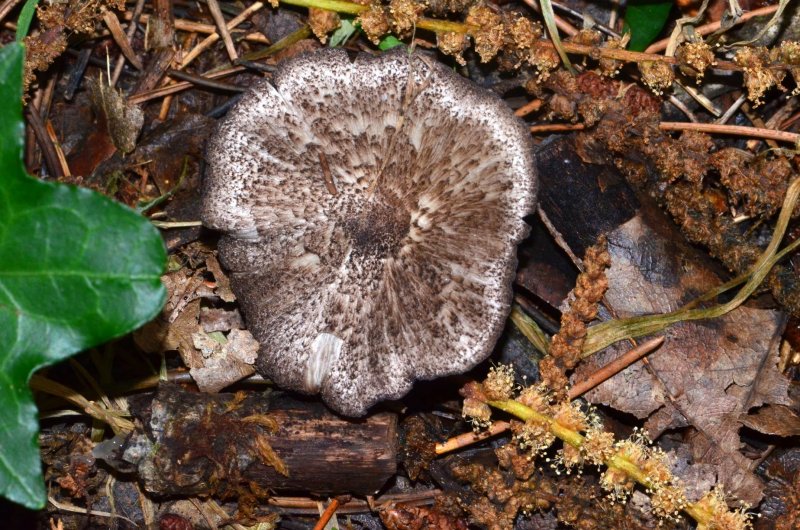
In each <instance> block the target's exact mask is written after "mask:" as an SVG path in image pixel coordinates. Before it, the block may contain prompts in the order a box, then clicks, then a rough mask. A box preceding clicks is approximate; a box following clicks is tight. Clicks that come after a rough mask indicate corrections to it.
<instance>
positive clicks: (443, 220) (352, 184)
mask: <svg viewBox="0 0 800 530" xmlns="http://www.w3.org/2000/svg"><path fill="white" fill-rule="evenodd" d="M531 153H532V146H531V142H530V139H529V133H528V131H527V130H526V128H525V127H524V126H523V124H522V123H521V122H520V121H519V120H518V119H517V118H515V117H514V115H513V114H512V113H511V111H510V110H509V109H508V108H507V106H506V105H505V104H504V103H503V102H502V101H501V100H500V99H499V98H497V97H496V96H495V95H493V94H492V93H490V92H488V91H486V90H483V89H480V88H478V87H476V86H475V85H473V84H472V83H470V82H469V81H467V80H465V79H463V78H461V77H460V76H458V75H457V74H455V73H454V72H452V71H450V70H448V69H447V68H446V67H445V66H444V65H441V64H439V63H437V62H435V61H433V60H430V59H426V58H424V57H422V56H419V55H417V54H409V53H408V52H396V53H390V54H385V55H382V56H379V57H373V56H369V55H359V56H357V57H356V58H355V60H351V59H350V58H349V57H348V55H347V54H346V53H345V52H344V51H340V50H325V51H322V52H317V53H313V54H309V55H305V56H301V57H299V58H295V59H292V60H290V61H287V62H285V63H283V64H282V65H281V67H280V68H279V69H278V71H277V72H276V73H275V75H274V78H273V79H272V83H269V82H266V81H264V82H260V83H258V84H256V85H255V86H254V87H253V88H252V90H250V91H249V92H248V93H247V94H246V95H245V96H244V98H243V99H242V100H241V101H240V102H239V103H238V104H237V105H236V106H235V107H234V108H233V109H232V110H231V111H230V113H229V114H228V115H227V117H226V118H225V119H224V120H222V122H221V123H220V125H219V127H218V130H217V131H216V133H215V134H214V136H213V138H212V140H211V141H210V144H209V148H208V152H207V159H208V171H207V175H206V179H205V184H204V190H203V214H202V215H203V221H204V223H205V225H206V226H208V227H211V228H214V229H216V230H219V231H221V232H222V234H223V235H222V237H221V239H220V242H219V255H220V259H221V261H222V263H223V264H224V265H225V267H227V268H228V269H229V270H230V271H231V284H232V287H233V290H234V292H235V293H236V295H237V297H238V299H239V302H240V304H241V306H242V309H243V311H244V315H245V319H246V321H247V326H248V329H249V330H250V331H251V332H252V333H253V335H254V336H255V337H256V338H257V339H258V341H259V342H260V344H261V349H260V352H259V359H258V361H257V368H258V370H259V371H260V372H261V373H263V374H264V375H266V376H268V377H269V378H271V379H272V380H274V381H275V382H276V383H278V384H279V385H281V386H282V387H284V388H288V389H293V390H297V391H300V392H304V393H319V394H321V395H322V398H323V400H324V401H325V402H326V403H327V404H328V406H330V407H331V408H332V409H334V410H336V411H338V412H340V413H342V414H345V415H350V416H360V415H363V414H365V413H366V411H367V409H368V408H369V407H370V406H371V405H373V404H375V403H377V402H378V401H380V400H383V399H396V398H400V397H401V396H403V395H404V394H406V393H407V392H408V390H409V389H410V388H411V385H412V384H413V382H414V381H415V380H421V379H434V378H437V377H441V376H444V375H450V374H456V373H463V372H465V371H467V370H469V369H470V368H472V367H473V366H475V365H476V364H478V363H479V362H480V361H482V360H484V359H485V358H486V357H487V356H488V355H489V354H490V353H491V351H492V348H493V347H494V344H495V342H496V341H497V338H498V336H499V335H500V333H501V331H502V328H503V324H504V321H505V319H506V316H507V314H508V311H509V305H510V302H511V283H512V279H513V277H514V272H515V269H516V263H517V261H516V247H517V244H518V243H519V242H520V241H521V240H522V238H524V237H525V235H526V234H527V233H528V226H527V225H526V224H525V222H524V220H523V217H524V216H525V215H527V214H528V213H530V212H531V210H532V209H533V207H534V202H535V195H536V188H537V179H536V175H535V169H534V165H533V160H532V154H531Z"/></svg>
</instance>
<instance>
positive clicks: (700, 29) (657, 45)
mask: <svg viewBox="0 0 800 530" xmlns="http://www.w3.org/2000/svg"><path fill="white" fill-rule="evenodd" d="M777 10H778V6H777V5H774V6H767V7H762V8H759V9H754V10H752V11H749V12H747V13H744V14H743V15H742V16H741V17H739V20H737V21H736V24H734V26H735V25H739V24H742V23H744V22H747V21H748V20H750V19H751V18H753V17H760V16H763V15H771V14H772V13H774V12H775V11H777ZM720 27H721V23H720V21H719V20H718V21H716V22H711V23H709V24H704V25H702V26H697V27H696V28H694V31H695V33H697V34H698V35H701V36H705V35H710V34H711V33H714V32H715V31H717V30H718V29H719V28H720ZM668 44H669V38H666V39H661V40H660V41H656V42H654V43H653V44H651V45H650V46H648V47H647V49H646V50H645V53H658V52H663V51H664V50H666V49H667V45H668Z"/></svg>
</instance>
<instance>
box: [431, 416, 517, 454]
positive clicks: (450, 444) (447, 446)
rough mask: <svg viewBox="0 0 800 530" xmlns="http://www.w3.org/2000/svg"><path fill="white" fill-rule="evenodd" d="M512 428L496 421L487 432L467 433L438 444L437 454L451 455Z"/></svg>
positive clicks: (504, 422)
mask: <svg viewBox="0 0 800 530" xmlns="http://www.w3.org/2000/svg"><path fill="white" fill-rule="evenodd" d="M510 428H511V424H510V423H508V422H507V421H495V422H493V423H492V424H491V425H490V426H489V428H488V429H486V430H485V431H481V432H478V433H475V432H472V431H470V432H465V433H463V434H459V435H458V436H453V437H452V438H449V439H447V440H445V441H444V442H442V443H438V444H436V454H437V455H443V454H445V453H450V452H452V451H455V450H457V449H461V448H462V447H467V446H469V445H472V444H474V443H478V442H481V441H483V440H486V439H487V438H491V437H492V436H497V435H498V434H502V433H504V432H506V431H507V430H508V429H510Z"/></svg>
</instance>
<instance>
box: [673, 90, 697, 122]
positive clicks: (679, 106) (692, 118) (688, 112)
mask: <svg viewBox="0 0 800 530" xmlns="http://www.w3.org/2000/svg"><path fill="white" fill-rule="evenodd" d="M668 101H669V102H670V103H671V104H672V106H673V107H675V108H676V109H678V110H679V111H681V112H683V113H684V114H685V115H686V117H687V118H689V121H691V122H696V121H697V117H696V116H695V115H694V112H692V111H691V110H689V107H687V106H686V105H684V103H683V101H681V100H680V99H678V98H676V97H675V96H673V95H670V96H669V98H668Z"/></svg>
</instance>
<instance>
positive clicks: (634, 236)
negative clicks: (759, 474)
mask: <svg viewBox="0 0 800 530" xmlns="http://www.w3.org/2000/svg"><path fill="white" fill-rule="evenodd" d="M674 245H675V244H674V243H673V242H671V241H670V240H669V239H668V238H665V237H664V236H663V234H658V233H656V232H655V231H654V230H653V229H652V228H651V227H650V226H649V225H647V224H645V222H643V221H642V219H641V217H639V216H637V217H635V218H633V219H631V220H630V221H628V222H627V223H625V224H623V225H621V226H620V227H619V228H618V229H617V230H616V231H614V232H612V233H611V234H609V251H610V252H611V254H612V259H611V261H612V266H611V268H610V269H609V270H608V273H607V276H608V279H609V290H608V293H607V294H606V300H607V302H608V304H609V305H610V307H613V309H614V311H615V312H616V314H617V316H619V317H626V316H632V315H639V314H644V313H663V312H667V311H671V310H674V309H676V308H677V307H679V306H680V305H682V304H683V303H684V302H685V301H687V300H686V299H687V298H691V297H693V296H695V295H697V294H699V293H702V292H704V291H706V290H708V289H709V288H710V287H712V286H713V285H715V284H717V283H718V279H717V277H716V275H715V274H714V273H713V271H711V269H709V268H707V267H704V266H703V265H701V264H699V263H693V262H691V261H689V260H686V259H682V258H681V256H685V252H681V251H680V249H676V248H675V247H674ZM782 327H783V316H782V314H780V313H778V312H776V311H769V310H760V309H750V308H746V307H740V308H738V309H736V310H734V311H732V312H731V313H729V314H727V315H726V316H724V317H722V318H719V319H715V320H709V321H697V322H684V323H681V324H678V325H676V326H673V327H671V328H669V329H668V330H667V341H666V343H665V344H664V346H663V347H662V348H661V349H660V350H658V351H656V352H655V353H653V354H652V355H651V356H650V357H649V369H647V367H645V365H644V364H643V363H641V362H640V363H636V364H634V365H633V366H631V367H629V368H628V369H626V370H625V371H623V372H622V373H620V374H618V375H617V376H615V377H613V378H612V379H610V380H609V381H607V382H606V383H604V384H603V385H601V386H599V387H598V388H597V389H595V390H594V391H592V392H591V393H590V394H588V395H587V397H588V398H589V399H590V400H591V401H593V402H601V403H604V404H606V405H609V406H611V407H614V408H616V409H618V410H622V411H625V412H629V413H632V414H635V415H636V416H637V417H639V418H649V419H648V421H647V423H646V427H647V428H648V430H649V431H650V434H651V436H653V437H656V436H658V435H659V434H660V433H661V432H663V431H664V430H666V429H671V428H679V427H684V426H687V425H692V426H694V427H695V428H696V429H697V431H699V433H700V434H699V435H698V436H696V437H695V438H694V439H693V453H694V455H695V462H699V463H709V464H714V465H717V466H719V468H718V476H719V479H720V480H721V481H723V482H724V484H725V488H726V491H727V492H728V493H730V494H732V495H735V496H737V497H739V498H740V499H742V500H744V501H746V502H749V503H757V502H758V500H759V499H760V498H761V489H762V485H761V483H760V481H759V480H758V479H757V478H756V477H755V475H753V473H752V467H753V466H752V461H750V460H748V459H746V458H745V457H743V456H742V455H741V453H740V452H739V447H740V440H739V435H738V430H739V423H738V419H739V416H740V415H741V414H742V413H744V412H745V411H747V410H748V409H750V408H752V407H757V406H760V405H762V404H765V403H784V404H785V403H788V396H787V390H788V382H787V380H786V378H785V377H783V375H782V374H781V373H780V372H779V371H778V369H777V362H778V351H777V337H778V336H779V335H780V331H781V330H782ZM622 347H623V348H624V347H625V346H622ZM618 353H619V352H617V351H616V350H615V349H613V348H612V349H609V350H607V351H606V352H603V353H601V354H598V355H597V356H595V357H594V358H592V359H591V360H590V361H589V362H588V363H586V364H585V365H584V366H582V367H581V368H580V369H579V370H578V372H577V374H576V377H578V378H580V377H581V374H589V373H592V372H593V371H594V370H596V369H597V367H598V366H602V365H604V364H606V363H607V362H608V361H609V360H611V359H613V358H615V357H616V356H617V355H618ZM662 407H663V408H662ZM659 409H660V410H659Z"/></svg>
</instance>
